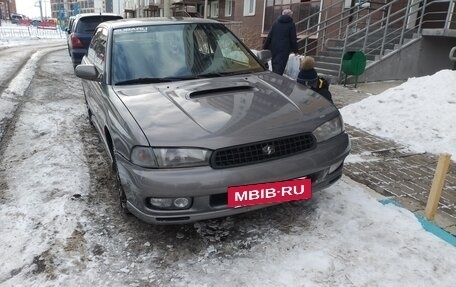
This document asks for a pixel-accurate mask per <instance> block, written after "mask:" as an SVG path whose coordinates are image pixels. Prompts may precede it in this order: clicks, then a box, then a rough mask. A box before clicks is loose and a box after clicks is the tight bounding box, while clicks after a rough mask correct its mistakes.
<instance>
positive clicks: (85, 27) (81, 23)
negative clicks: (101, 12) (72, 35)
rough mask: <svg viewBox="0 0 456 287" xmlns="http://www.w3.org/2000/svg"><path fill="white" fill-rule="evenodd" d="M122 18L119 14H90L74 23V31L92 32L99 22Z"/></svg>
mask: <svg viewBox="0 0 456 287" xmlns="http://www.w3.org/2000/svg"><path fill="white" fill-rule="evenodd" d="M118 19H122V17H121V16H91V17H83V18H80V19H79V20H78V22H77V24H76V30H75V32H76V33H90V34H91V33H93V32H94V31H95V28H96V27H97V26H98V24H100V23H101V22H105V21H111V20H118Z"/></svg>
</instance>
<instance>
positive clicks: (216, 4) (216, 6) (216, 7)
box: [211, 1, 219, 18]
mask: <svg viewBox="0 0 456 287" xmlns="http://www.w3.org/2000/svg"><path fill="white" fill-rule="evenodd" d="M218 13H219V1H212V2H211V18H217V17H218V15H219V14H218Z"/></svg>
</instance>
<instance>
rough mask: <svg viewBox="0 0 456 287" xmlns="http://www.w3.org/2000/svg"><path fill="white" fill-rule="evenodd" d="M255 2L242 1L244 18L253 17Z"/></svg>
mask: <svg viewBox="0 0 456 287" xmlns="http://www.w3.org/2000/svg"><path fill="white" fill-rule="evenodd" d="M255 2H256V0H245V1H244V16H253V15H255V4H256V3H255Z"/></svg>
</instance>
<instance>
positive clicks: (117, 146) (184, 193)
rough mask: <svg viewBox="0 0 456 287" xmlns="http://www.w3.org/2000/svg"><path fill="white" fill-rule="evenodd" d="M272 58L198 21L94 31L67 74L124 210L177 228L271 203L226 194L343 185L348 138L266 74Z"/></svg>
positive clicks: (336, 123)
mask: <svg viewBox="0 0 456 287" xmlns="http://www.w3.org/2000/svg"><path fill="white" fill-rule="evenodd" d="M270 55H271V54H270V52H269V51H259V52H258V56H256V55H255V54H253V53H252V51H250V50H249V49H248V48H247V47H246V46H245V45H244V44H243V43H242V42H241V41H240V40H239V39H238V38H237V37H236V36H235V35H234V34H233V33H231V32H230V31H229V30H228V28H226V26H224V25H223V24H220V23H219V22H217V21H213V20H207V19H198V18H149V19H131V20H130V19H128V20H121V21H113V22H105V23H102V24H100V25H99V26H98V27H97V29H96V31H95V34H94V37H93V39H92V41H91V43H90V46H89V49H88V53H87V55H86V56H85V57H84V58H83V60H82V63H81V65H78V66H77V67H76V69H75V74H76V76H78V77H80V78H82V79H83V81H82V83H83V88H84V94H85V99H86V103H87V107H88V117H89V120H90V122H91V123H92V124H93V125H94V126H95V128H96V130H97V131H98V132H99V134H100V136H101V138H102V141H103V143H104V147H105V149H106V151H107V153H108V154H109V156H110V158H111V160H112V165H113V170H114V171H115V174H116V177H117V180H118V190H117V191H118V194H119V198H120V203H121V207H122V209H123V210H124V211H128V212H131V213H133V214H134V215H135V216H137V217H138V218H140V219H142V220H144V221H146V222H149V223H156V224H174V223H187V222H192V221H197V220H203V219H209V218H216V217H221V216H228V215H233V214H238V213H242V212H246V211H250V210H254V209H258V208H263V207H266V206H269V205H271V204H276V203H271V204H258V205H249V206H243V205H244V204H239V206H232V207H229V205H228V202H227V200H228V199H227V198H228V196H229V192H228V189H229V188H231V187H239V186H245V185H252V184H259V183H264V184H266V185H268V184H270V183H271V184H273V183H274V182H275V183H277V182H279V184H280V182H281V181H284V180H294V179H300V178H304V177H305V178H306V179H305V180H308V182H309V183H310V184H311V188H312V190H313V191H318V190H320V189H323V188H326V187H328V186H329V185H331V184H333V183H334V182H336V181H337V180H338V179H339V178H340V177H341V175H342V168H343V162H344V159H345V157H346V156H347V155H348V153H349V151H350V140H349V137H348V135H347V134H346V133H345V131H344V128H343V121H342V118H341V115H340V113H339V111H338V109H337V108H336V107H335V106H334V105H332V104H331V103H330V102H329V101H327V100H326V99H324V98H323V97H322V96H320V95H319V94H318V93H315V92H313V91H312V90H310V89H308V88H306V87H305V86H303V85H301V84H298V83H297V82H296V81H293V80H291V79H289V78H286V77H283V76H280V75H277V74H274V73H272V72H271V71H269V70H268V69H267V68H266V67H265V65H264V63H265V62H267V61H268V60H269V59H270ZM256 192H257V193H258V194H259V191H258V190H257V191H256ZM282 192H283V190H282ZM252 194H253V193H251V194H250V195H252ZM258 194H257V196H259V195H258ZM244 195H245V196H247V197H250V199H251V198H252V197H255V196H250V195H249V194H242V196H244Z"/></svg>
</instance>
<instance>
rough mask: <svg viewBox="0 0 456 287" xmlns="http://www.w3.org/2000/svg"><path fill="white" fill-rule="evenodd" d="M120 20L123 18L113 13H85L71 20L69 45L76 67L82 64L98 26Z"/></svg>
mask: <svg viewBox="0 0 456 287" xmlns="http://www.w3.org/2000/svg"><path fill="white" fill-rule="evenodd" d="M118 19H122V16H120V15H117V14H111V13H98V14H97V13H84V14H78V15H76V16H75V17H74V18H73V19H71V18H70V22H69V23H70V25H69V27H68V29H67V33H68V37H67V44H68V53H69V54H70V57H71V61H72V63H73V66H74V67H76V65H78V64H79V63H81V60H82V57H83V56H84V55H85V54H86V52H87V48H88V47H89V44H90V40H92V36H93V32H94V31H95V28H96V27H97V26H98V24H100V23H101V22H104V21H111V20H118Z"/></svg>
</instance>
